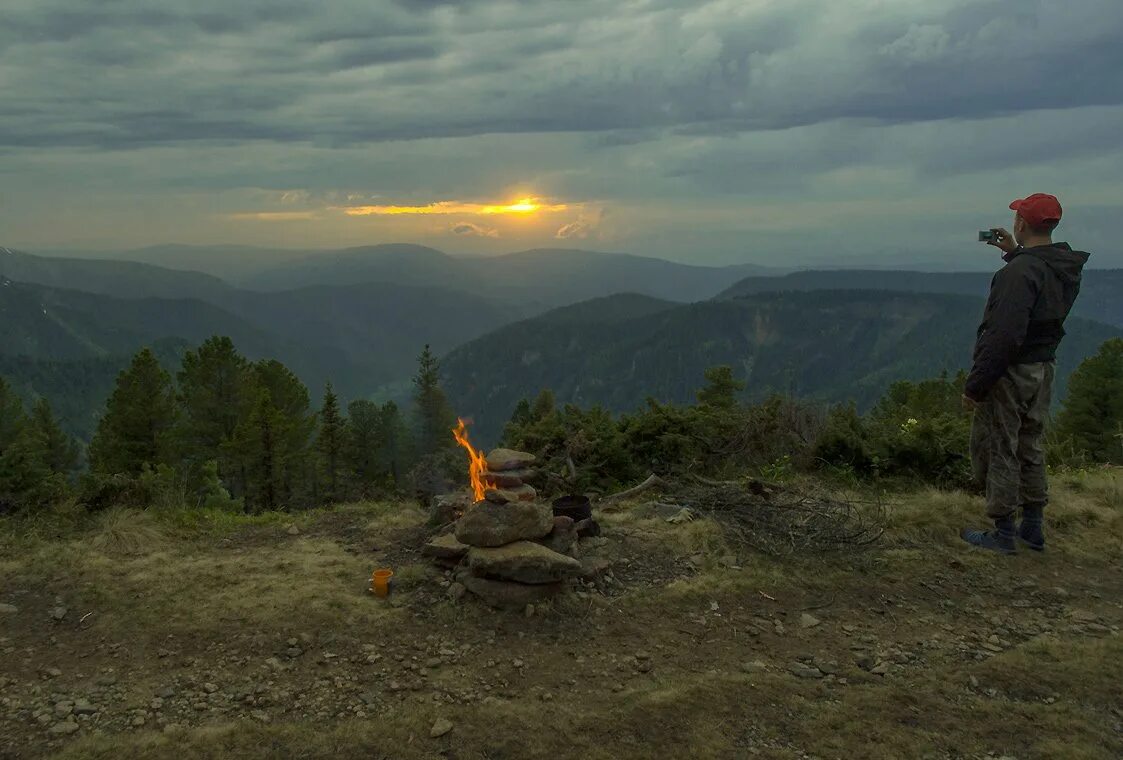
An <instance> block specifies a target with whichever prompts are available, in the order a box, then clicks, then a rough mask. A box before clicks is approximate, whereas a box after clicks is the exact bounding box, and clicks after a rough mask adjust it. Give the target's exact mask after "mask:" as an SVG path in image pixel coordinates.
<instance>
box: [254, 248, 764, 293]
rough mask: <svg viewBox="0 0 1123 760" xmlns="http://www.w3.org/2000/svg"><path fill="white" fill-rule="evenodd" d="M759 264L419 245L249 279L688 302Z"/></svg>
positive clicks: (275, 285)
mask: <svg viewBox="0 0 1123 760" xmlns="http://www.w3.org/2000/svg"><path fill="white" fill-rule="evenodd" d="M760 271H761V270H760V268H759V267H750V266H743V267H698V266H689V265H686V264H678V263H675V262H671V261H665V260H663V259H653V258H646V257H643V256H630V255H625V254H612V253H596V252H592V251H578V250H560V249H542V250H533V251H523V252H520V253H512V254H507V255H504V256H493V257H478V258H460V257H454V256H449V255H448V254H445V253H442V252H441V251H438V250H436V249H433V248H426V247H424V246H417V245H405V244H394V245H377V246H367V247H362V248H350V249H347V250H343V251H324V252H320V253H316V254H313V255H309V256H306V257H304V258H301V259H298V260H295V261H290V262H287V263H284V264H281V265H279V266H277V267H274V268H273V269H270V270H268V271H265V272H262V273H260V274H258V275H256V276H253V277H250V278H248V279H246V280H245V281H244V285H245V286H246V287H250V288H256V289H262V290H277V289H287V288H293V287H299V286H304V285H316V284H319V285H340V284H353V283H356V282H391V283H396V284H401V285H424V286H428V287H444V288H450V289H454V290H460V291H467V292H472V293H477V294H486V295H489V296H494V297H500V298H502V299H504V300H507V301H509V302H515V303H521V304H527V305H547V306H559V305H564V304H569V303H573V302H575V301H582V300H586V299H589V298H595V297H598V296H604V295H610V294H613V293H619V292H625V291H626V292H635V293H642V294H644V295H648V296H653V297H656V298H666V299H669V300H674V301H680V302H687V301H696V300H702V299H706V298H710V297H712V296H714V295H716V294H717V293H719V292H721V290H722V289H724V288H727V287H729V286H730V285H732V284H733V283H735V282H737V281H738V280H739V279H741V278H742V277H744V276H745V275H746V274H747V273H750V272H756V273H759V272H760Z"/></svg>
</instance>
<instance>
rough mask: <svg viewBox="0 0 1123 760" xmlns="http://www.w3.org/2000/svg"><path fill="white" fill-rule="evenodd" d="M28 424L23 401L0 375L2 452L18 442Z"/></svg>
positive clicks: (0, 448) (0, 447)
mask: <svg viewBox="0 0 1123 760" xmlns="http://www.w3.org/2000/svg"><path fill="white" fill-rule="evenodd" d="M26 424H27V414H26V413H25V412H24V410H23V402H22V401H20V397H19V396H17V395H16V392H15V391H14V390H12V388H11V386H9V385H8V383H7V381H6V380H5V379H4V378H3V377H0V454H3V453H4V450H5V449H6V448H7V447H8V446H11V445H12V444H13V443H15V442H16V439H17V438H19V436H20V433H21V432H23V428H24V426H25V425H26Z"/></svg>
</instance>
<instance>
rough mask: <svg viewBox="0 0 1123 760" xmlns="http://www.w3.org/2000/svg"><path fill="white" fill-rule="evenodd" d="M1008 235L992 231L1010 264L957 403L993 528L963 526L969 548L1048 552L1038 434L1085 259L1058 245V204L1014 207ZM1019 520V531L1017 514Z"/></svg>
mask: <svg viewBox="0 0 1123 760" xmlns="http://www.w3.org/2000/svg"><path fill="white" fill-rule="evenodd" d="M1010 208H1011V209H1013V210H1014V211H1015V212H1016V213H1015V215H1014V234H1013V235H1011V234H1010V233H1009V232H1007V231H1006V230H1004V229H1001V228H998V229H993V230H991V232H992V233H993V234H992V238H991V240H990V241H989V244H990V245H993V246H995V247H997V248H999V249H1001V250H1002V251H1003V256H1002V258H1003V260H1005V261H1006V266H1004V267H1003V268H1002V269H1000V270H999V271H998V273H997V274H995V276H994V279H993V280H992V281H991V285H990V297H989V298H988V299H987V305H986V310H985V311H984V313H983V322H982V324H981V325H979V333H978V338H977V340H976V342H975V353H974V366H973V367H972V369H971V374H970V375H969V376H968V377H967V385H966V386H965V389H964V394H963V404H964V407H965V408H967V409H973V410H974V412H975V418H974V421H973V424H972V426H971V461H972V465H973V467H974V471H975V477H976V479H977V480H978V481H979V482H980V484H985V487H986V498H987V516H988V517H990V518H991V519H992V520H994V529H993V530H987V531H983V530H964V531H963V533H962V534H961V535H962V537H963V540H965V541H966V542H967V543H969V544H972V545H974V546H978V547H981V548H984V549H990V550H992V551H997V552H1001V553H1003V554H1013V553H1014V552H1015V551H1016V549H1015V546H1016V544H1017V542H1018V541H1021V542H1022V543H1024V544H1025V545H1026V546H1028V547H1029V548H1030V549H1035V550H1037V551H1043V550H1044V549H1045V533H1044V530H1043V528H1042V516H1043V513H1044V510H1045V505H1046V504H1047V503H1048V500H1049V496H1048V486H1047V484H1046V481H1045V454H1044V451H1043V450H1042V446H1041V436H1042V433H1043V432H1044V428H1045V419H1046V417H1047V416H1048V414H1049V404H1050V402H1051V400H1052V391H1053V368H1054V359H1055V357H1056V353H1057V346H1058V345H1059V344H1060V342H1061V338H1063V337H1064V334H1065V332H1064V327H1063V325H1064V321H1065V317H1067V316H1068V313H1069V311H1070V310H1071V309H1072V304H1073V302H1074V301H1075V300H1076V295H1077V293H1079V292H1080V272H1081V270H1082V269H1083V267H1084V262H1086V261H1087V260H1088V254H1086V253H1082V252H1080V251H1074V250H1072V248H1070V247H1069V245H1068V244H1067V243H1054V242H1053V231H1054V230H1055V229H1056V227H1057V225H1058V224H1059V223H1060V221H1061V204H1060V202H1059V201H1058V200H1057V199H1056V198H1055V197H1053V196H1052V195H1046V194H1045V193H1035V194H1034V195H1031V196H1029V197H1028V198H1023V199H1022V200H1018V201H1014V202H1013V203H1011V204H1010ZM1019 508H1020V509H1021V517H1022V521H1021V524H1020V525H1017V526H1015V523H1014V521H1015V519H1016V517H1017V514H1018V509H1019Z"/></svg>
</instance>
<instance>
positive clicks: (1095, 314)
mask: <svg viewBox="0 0 1123 760" xmlns="http://www.w3.org/2000/svg"><path fill="white" fill-rule="evenodd" d="M992 276H993V275H992V273H989V272H955V273H943V272H906V271H885V270H857V269H839V270H813V271H806V272H793V273H791V274H787V275H783V276H780V277H755V276H754V277H747V278H745V279H744V280H741V281H740V282H738V283H737V284H735V285H733V286H732V287H730V288H729V289H727V290H725V291H724V292H723V293H721V295H719V296H718V298H722V299H729V298H738V297H740V296H746V295H752V294H755V293H767V292H775V291H792V290H796V291H801V290H893V291H899V292H913V293H917V292H919V293H954V294H960V295H971V296H978V297H980V298H984V297H986V294H987V289H988V288H989V286H990V280H991V277H992ZM1073 314H1074V315H1076V316H1078V317H1084V318H1086V319H1091V320H1094V321H1096V322H1104V323H1106V324H1109V325H1116V326H1123V269H1091V270H1085V273H1084V280H1083V282H1082V283H1081V289H1080V298H1079V299H1077V301H1076V306H1075V308H1074V310H1073Z"/></svg>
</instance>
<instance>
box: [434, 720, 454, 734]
mask: <svg viewBox="0 0 1123 760" xmlns="http://www.w3.org/2000/svg"><path fill="white" fill-rule="evenodd" d="M452 728H453V726H452V721H451V720H448V719H447V718H437V721H436V722H435V723H434V724H433V728H431V729H430V730H429V736H430V737H431V738H433V739H439V738H441V737H442V736H444V735H445V734H447V733H448V732H449V731H451V730H452Z"/></svg>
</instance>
